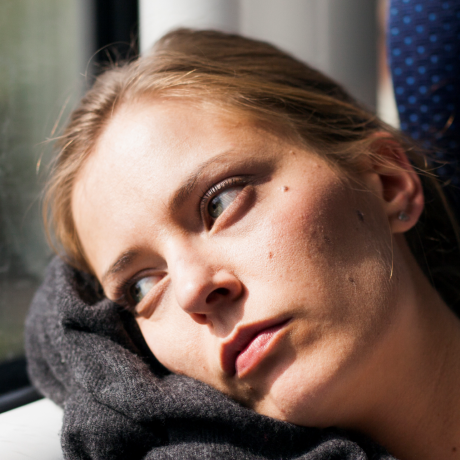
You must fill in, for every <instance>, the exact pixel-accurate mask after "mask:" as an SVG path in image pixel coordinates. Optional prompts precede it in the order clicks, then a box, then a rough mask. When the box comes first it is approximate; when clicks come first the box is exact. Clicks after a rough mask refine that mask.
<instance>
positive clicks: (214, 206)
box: [208, 196, 223, 218]
mask: <svg viewBox="0 0 460 460" xmlns="http://www.w3.org/2000/svg"><path fill="white" fill-rule="evenodd" d="M208 211H209V215H210V216H211V217H214V218H217V217H219V216H220V215H221V213H222V211H223V205H222V201H221V199H220V197H218V196H216V197H215V198H213V199H212V200H211V203H209V209H208Z"/></svg>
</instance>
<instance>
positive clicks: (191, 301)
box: [172, 255, 243, 324]
mask: <svg viewBox="0 0 460 460" xmlns="http://www.w3.org/2000/svg"><path fill="white" fill-rule="evenodd" d="M172 277H173V280H172V281H173V285H174V293H175V296H176V300H177V302H178V304H179V306H180V307H181V308H182V309H183V310H184V311H185V312H187V313H188V314H189V315H190V316H191V317H192V319H193V320H195V321H196V322H197V323H199V324H207V323H212V322H213V321H214V319H215V318H216V317H217V316H221V315H225V314H228V313H229V308H230V307H231V306H232V303H234V302H235V301H236V300H238V299H239V298H240V296H241V295H242V293H243V285H242V283H241V282H240V280H239V279H238V278H237V276H235V274H233V273H232V272H231V271H229V270H227V269H225V268H222V267H220V268H218V269H215V268H213V266H212V264H210V263H208V262H207V261H206V260H205V259H204V258H200V257H198V256H196V255H195V256H192V257H191V256H188V257H187V258H184V257H181V258H180V259H179V260H177V261H176V264H175V267H174V270H173V273H172Z"/></svg>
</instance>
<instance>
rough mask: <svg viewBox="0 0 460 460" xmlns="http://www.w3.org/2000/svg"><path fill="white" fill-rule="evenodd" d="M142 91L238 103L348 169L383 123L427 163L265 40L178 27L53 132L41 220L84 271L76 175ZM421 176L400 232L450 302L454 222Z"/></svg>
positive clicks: (102, 84)
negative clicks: (405, 228)
mask: <svg viewBox="0 0 460 460" xmlns="http://www.w3.org/2000/svg"><path fill="white" fill-rule="evenodd" d="M146 95H154V96H156V97H168V98H172V97H173V98H182V99H183V98H187V99H192V100H197V101H209V102H212V103H213V104H216V105H218V106H219V107H221V108H222V109H223V110H238V111H243V112H245V113H247V114H249V115H250V116H251V117H253V118H254V119H255V120H259V121H262V122H265V123H268V124H270V125H271V126H273V127H278V129H283V131H285V132H286V133H288V134H289V135H292V136H294V137H296V138H297V139H299V140H301V141H302V142H304V143H305V144H307V145H309V146H311V147H313V148H314V149H315V150H316V151H317V152H320V153H322V154H324V155H325V156H326V158H327V159H328V160H329V161H330V162H331V163H332V164H334V165H336V166H338V167H341V168H342V169H343V170H345V171H353V170H354V169H356V167H357V160H358V159H359V158H360V157H361V156H362V155H365V154H367V155H369V154H373V153H372V152H371V150H370V149H369V146H370V143H371V138H372V135H373V134H374V133H377V132H381V131H386V132H388V133H390V134H391V135H392V137H393V138H394V139H395V140H396V141H397V142H398V143H399V144H400V145H401V146H402V148H404V150H405V151H406V153H407V154H408V156H409V157H410V159H411V161H412V162H413V164H414V165H415V166H416V167H417V168H418V169H419V171H426V170H427V163H426V160H425V157H424V155H423V153H422V152H421V151H420V149H417V148H415V146H414V145H413V143H411V142H410V141H409V140H408V139H406V138H405V137H404V136H403V135H402V134H401V133H400V132H398V131H396V130H394V129H393V128H391V127H389V126H388V125H386V124H385V123H383V122H382V121H381V120H379V119H378V118H377V117H375V115H373V114H372V113H371V112H370V111H368V110H366V109H365V108H363V107H362V106H361V105H360V104H358V103H357V102H356V101H355V100H354V99H353V98H352V97H351V96H350V95H349V94H348V93H347V92H346V91H345V90H344V89H343V88H342V87H341V86H340V85H338V84H337V83H335V82H334V81H333V80H331V79H330V78H328V77H326V76H325V75H323V74H322V73H320V72H318V71H317V70H315V69H313V68H311V67H309V66H307V65H306V64H304V63H302V62H299V61H298V60H296V59H295V58H293V57H292V56H290V55H288V54H286V53H284V52H283V51H280V50H279V49H277V48H276V47H274V46H272V45H270V44H267V43H264V42H260V41H256V40H250V39H247V38H243V37H241V36H237V35H231V34H225V33H222V32H217V31H193V30H187V29H179V30H176V31H174V32H171V33H169V34H167V35H166V36H164V37H163V38H162V39H161V40H160V41H159V42H158V43H157V44H156V45H155V47H154V48H153V50H152V52H151V53H150V54H147V55H145V56H143V57H140V58H139V59H137V60H136V61H133V62H131V63H127V64H125V65H121V66H116V67H114V68H113V69H111V70H108V71H106V72H105V73H104V74H102V75H101V76H100V77H98V78H97V80H96V82H95V84H94V86H93V87H92V89H90V90H89V91H88V93H87V94H86V95H85V96H84V98H83V99H82V101H81V102H80V105H79V107H78V108H77V109H76V110H75V111H74V112H73V114H72V116H71V119H70V121H69V123H68V125H67V127H66V128H65V130H64V132H63V134H62V136H60V137H59V139H58V142H57V147H58V155H57V158H56V162H55V165H54V168H53V171H52V174H51V177H50V180H49V182H48V187H47V189H46V194H45V199H44V207H43V213H44V219H45V226H46V228H47V231H48V236H49V239H50V241H51V244H52V246H53V247H54V249H55V250H56V251H57V252H58V253H59V254H60V255H61V256H62V257H64V258H65V259H66V260H67V261H68V262H69V263H70V264H71V265H73V266H75V267H76V268H79V269H81V270H84V271H90V269H89V265H88V263H87V261H86V257H85V254H84V251H83V247H82V245H81V242H80V239H79V237H78V234H77V232H76V229H75V225H74V220H73V216H72V207H71V199H72V190H73V186H74V182H75V179H76V177H77V175H78V173H79V171H80V169H81V167H82V165H83V164H84V162H85V159H86V158H87V156H88V155H90V154H91V151H92V149H93V147H94V145H95V143H96V140H97V139H98V137H99V135H100V133H101V131H102V130H103V129H104V126H105V125H106V124H107V123H108V122H109V120H110V118H111V116H112V114H113V113H114V112H115V111H116V110H117V108H118V107H120V106H121V105H122V104H124V103H127V102H132V101H135V100H138V99H139V98H142V97H144V96H146ZM422 181H423V183H424V190H425V194H426V196H427V206H426V211H425V213H424V216H423V218H422V219H421V221H420V222H419V223H418V224H417V226H416V228H415V229H414V230H412V231H411V232H409V234H408V236H407V239H408V242H409V245H410V246H411V249H412V251H413V252H414V254H415V256H416V258H417V260H418V262H419V264H420V266H421V267H422V269H424V271H425V273H426V274H427V275H428V276H429V277H430V279H431V281H432V282H433V284H435V286H436V288H437V289H438V290H439V291H440V292H441V294H442V295H443V296H444V298H445V300H446V301H447V302H448V303H450V304H451V305H453V304H456V303H458V300H459V298H460V296H459V289H458V288H457V287H456V286H457V285H458V280H457V277H458V274H459V273H460V270H459V266H458V264H459V263H460V262H459V261H458V260H459V257H458V245H457V244H456V241H457V240H456V237H457V233H458V232H457V226H456V224H455V222H454V220H453V219H452V215H451V213H450V211H449V209H448V207H447V205H446V203H445V199H444V196H443V194H442V191H441V190H440V187H439V185H438V183H437V182H436V180H435V179H434V177H433V175H432V174H422ZM439 229H443V234H442V235H439V234H438V231H439ZM446 241H447V244H446ZM452 245H454V246H455V248H456V250H455V254H454V253H453V252H452ZM446 247H450V248H451V249H450V253H448V251H446V250H445V248H446ZM439 283H442V285H440V284H439Z"/></svg>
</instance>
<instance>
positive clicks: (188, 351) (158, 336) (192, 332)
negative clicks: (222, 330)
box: [136, 311, 209, 380]
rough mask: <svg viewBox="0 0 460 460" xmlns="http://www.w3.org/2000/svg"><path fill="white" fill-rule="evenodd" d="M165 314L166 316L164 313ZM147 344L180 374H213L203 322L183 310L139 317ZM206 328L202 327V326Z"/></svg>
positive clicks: (169, 367) (157, 356) (156, 355)
mask: <svg viewBox="0 0 460 460" xmlns="http://www.w3.org/2000/svg"><path fill="white" fill-rule="evenodd" d="M164 316H165V315H164ZM136 321H137V323H138V325H139V327H140V329H141V332H142V335H143V336H144V339H145V341H146V342H147V345H148V346H149V348H150V350H151V351H152V353H153V354H154V355H155V357H156V358H157V359H158V361H160V362H161V364H163V365H164V366H165V367H166V368H167V369H169V370H170V371H172V372H174V373H177V374H185V375H188V376H190V377H194V378H198V379H200V380H205V379H203V378H202V376H203V375H206V374H207V373H209V369H208V368H207V360H206V359H205V351H206V349H205V347H204V344H203V343H202V342H203V337H202V335H201V334H200V330H199V328H200V325H198V324H197V323H195V322H194V321H193V320H192V319H190V318H189V317H188V315H186V314H185V313H184V314H181V312H180V311H177V312H176V314H175V313H174V312H171V311H169V312H168V317H167V318H164V317H162V315H158V316H156V315H155V316H154V317H151V318H142V317H138V318H136ZM201 327H202V326H201Z"/></svg>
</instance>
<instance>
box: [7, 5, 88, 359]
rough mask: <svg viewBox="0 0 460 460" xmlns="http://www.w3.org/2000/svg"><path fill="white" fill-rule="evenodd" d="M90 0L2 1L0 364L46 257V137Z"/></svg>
mask: <svg viewBox="0 0 460 460" xmlns="http://www.w3.org/2000/svg"><path fill="white" fill-rule="evenodd" d="M90 3H91V2H89V1H88V0H1V2H0V363H4V362H6V361H10V360H14V359H15V358H17V357H19V356H21V355H23V353H24V350H23V341H24V337H23V325H24V319H25V316H26V313H27V309H28V306H29V303H30V300H31V298H32V296H33V293H34V291H35V289H36V288H37V286H38V285H39V283H40V281H41V279H42V278H43V274H44V270H45V267H46V265H47V263H48V261H49V260H50V257H51V252H50V250H49V249H48V246H47V244H46V240H45V237H44V232H43V229H42V221H41V214H40V213H41V209H40V192H41V189H42V187H43V181H44V178H45V176H46V167H47V165H48V164H49V162H50V158H51V150H52V146H51V143H50V142H49V141H48V142H46V141H45V140H46V139H49V138H50V137H51V136H52V132H53V126H54V125H55V123H56V120H57V119H58V118H59V114H60V113H61V112H62V113H63V115H62V116H61V119H65V118H66V114H68V112H69V111H70V109H71V108H72V107H73V105H74V104H75V101H76V100H77V99H78V98H79V96H80V95H81V92H82V90H83V87H84V85H85V77H84V73H85V69H86V63H87V62H88V57H89V56H88V55H89V53H88V50H89V49H90V48H91V36H90V34H89V33H88V32H89V31H90V30H92V28H91V21H90V19H91V14H90V9H89V5H90ZM63 107H65V108H64V109H63Z"/></svg>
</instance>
